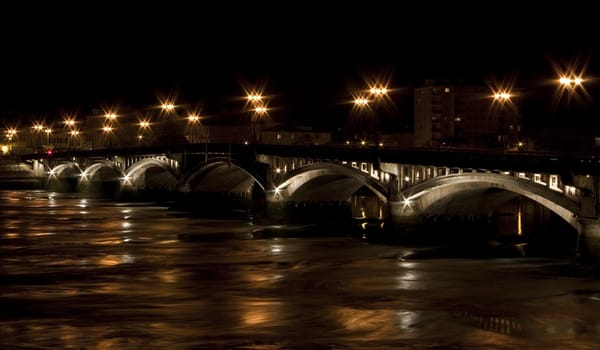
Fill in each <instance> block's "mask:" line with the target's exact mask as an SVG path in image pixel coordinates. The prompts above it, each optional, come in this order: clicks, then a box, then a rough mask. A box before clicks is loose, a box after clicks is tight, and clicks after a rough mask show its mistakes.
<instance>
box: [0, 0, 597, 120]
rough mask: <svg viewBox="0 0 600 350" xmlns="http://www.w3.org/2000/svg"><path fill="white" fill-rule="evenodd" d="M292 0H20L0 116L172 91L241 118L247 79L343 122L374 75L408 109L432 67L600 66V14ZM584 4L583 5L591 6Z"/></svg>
mask: <svg viewBox="0 0 600 350" xmlns="http://www.w3.org/2000/svg"><path fill="white" fill-rule="evenodd" d="M288 5H289V7H271V8H269V11H271V12H263V13H262V14H261V15H260V16H256V15H257V13H258V12H261V11H263V10H264V11H266V10H267V6H266V5H265V6H258V7H257V8H258V9H257V10H255V11H254V12H247V13H246V12H244V11H243V10H240V11H236V13H235V14H233V13H229V12H228V11H227V10H226V9H219V10H213V9H202V8H185V7H171V8H169V7H156V8H152V9H143V11H142V10H140V9H127V10H125V9H122V8H118V7H109V8H101V7H99V6H100V5H98V6H97V7H94V6H91V7H89V8H85V9H83V8H80V9H77V8H75V9H74V8H70V9H69V10H70V11H71V13H67V12H64V13H63V12H61V11H58V10H56V8H53V9H52V10H54V12H53V13H52V16H49V15H47V14H46V13H45V12H44V9H40V8H37V10H36V12H35V13H30V12H26V11H25V10H22V11H21V12H18V10H17V12H16V13H13V14H7V17H6V18H5V22H3V24H2V26H3V27H2V28H1V29H2V36H3V37H2V38H3V44H4V48H3V61H2V63H1V67H2V69H1V73H2V80H1V82H0V83H1V84H2V95H1V97H0V105H1V107H0V113H1V114H0V116H1V117H2V120H3V121H4V122H5V123H6V122H10V123H12V122H13V121H18V122H19V123H29V122H30V120H33V119H39V117H44V118H47V119H53V118H61V115H62V114H65V113H67V114H72V113H75V114H77V115H85V114H86V113H88V112H89V111H90V109H91V108H98V107H103V106H111V105H113V106H118V105H124V106H126V105H134V106H151V105H156V104H158V99H159V98H160V97H162V96H169V95H171V96H176V97H177V99H176V103H179V104H190V105H194V106H198V107H200V108H201V110H202V113H203V114H206V115H210V116H211V117H212V118H213V119H214V120H217V118H221V119H225V120H226V119H228V118H229V119H235V118H236V114H239V112H240V111H241V109H242V107H243V102H242V101H241V100H240V98H241V97H242V96H244V95H245V91H244V86H247V87H251V86H253V85H255V86H262V87H263V88H264V94H266V95H269V96H270V97H269V106H270V107H272V108H275V109H274V110H273V112H272V118H273V119H274V120H277V121H281V122H290V123H297V124H309V125H323V126H327V127H331V126H335V125H338V124H340V123H341V122H342V120H343V118H344V117H345V116H346V115H347V114H348V112H349V110H350V109H351V105H350V104H349V103H348V102H349V101H350V100H351V99H352V95H351V92H352V91H355V90H356V89H362V88H365V87H366V81H365V80H366V79H377V78H381V79H385V80H387V81H389V83H390V87H391V88H392V89H394V90H393V95H392V99H393V100H394V102H395V103H396V104H397V108H398V110H397V112H390V114H394V113H397V115H399V116H401V115H402V114H406V113H408V112H407V111H408V110H409V107H410V106H407V105H411V104H412V95H411V94H412V92H411V90H409V89H408V88H410V87H414V86H419V85H422V84H423V81H424V80H425V79H430V78H431V79H460V80H466V81H475V82H483V81H500V82H503V81H512V82H513V83H514V85H515V86H525V87H531V86H539V85H542V84H543V80H544V79H553V78H555V77H556V72H555V69H554V68H555V67H556V66H566V65H570V64H576V65H577V66H579V67H582V68H585V69H586V75H587V76H590V77H591V76H593V75H596V76H598V75H600V43H599V42H600V40H599V39H596V38H594V35H592V32H591V31H589V30H588V27H589V28H593V23H590V22H585V21H582V22H575V21H574V20H572V19H568V20H565V21H563V22H562V23H561V22H560V21H557V19H556V17H557V15H556V14H557V12H553V11H549V12H551V13H554V16H553V17H551V18H548V19H547V21H545V23H539V22H537V23H534V22H533V20H534V19H535V20H537V21H540V18H542V16H543V15H544V14H543V13H539V12H536V17H530V16H529V15H530V14H531V13H523V12H522V11H518V10H517V9H513V10H510V11H500V12H499V11H496V10H494V9H492V10H490V9H489V8H486V9H479V10H478V9H473V8H472V9H470V11H471V12H468V11H467V12H465V11H466V10H465V9H466V8H465V9H458V8H455V9H456V10H460V11H457V12H456V13H453V14H452V13H446V12H444V11H443V9H442V10H441V11H439V12H433V11H430V12H423V9H416V8H411V9H401V8H392V7H389V8H388V7H386V8H382V7H379V8H377V9H372V8H371V9H369V10H365V11H362V10H356V11H352V12H350V13H347V12H341V11H340V13H337V12H335V11H331V10H329V11H326V12H325V13H323V11H317V10H318V9H319V8H318V7H310V8H307V6H309V5H306V4H305V5H304V6H305V7H304V8H301V9H300V8H298V6H299V4H294V3H290V4H288ZM294 6H296V7H294ZM59 10H60V9H59ZM409 10H410V12H409ZM478 11H479V12H478ZM557 11H559V12H558V13H561V14H565V13H569V12H568V11H565V9H560V10H557ZM572 11H573V12H572V13H574V14H575V13H577V15H578V16H581V14H582V13H583V15H585V14H586V13H587V12H590V11H591V9H589V11H586V9H585V8H573V9H572ZM57 13H59V14H57ZM13 15H14V16H15V18H12V16H13ZM567 18H568V17H567ZM579 18H581V17H579ZM17 19H18V20H17ZM582 33H583V34H582ZM586 33H587V34H588V35H585V34H586ZM553 67H554V68H553ZM593 83H594V82H592V84H590V85H587V86H588V88H589V89H590V91H594V84H593ZM595 90H597V88H596V89H595ZM592 97H594V96H592ZM597 98H600V97H598V96H597V95H596V99H597ZM586 108H587V107H586ZM594 108H596V107H594ZM402 118H405V119H412V116H409V117H406V116H401V117H400V118H399V119H402Z"/></svg>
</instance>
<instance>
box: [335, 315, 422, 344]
mask: <svg viewBox="0 0 600 350" xmlns="http://www.w3.org/2000/svg"><path fill="white" fill-rule="evenodd" d="M333 316H334V317H335V320H336V321H337V323H338V324H339V325H340V327H341V328H342V329H344V330H346V331H349V332H352V333H353V334H356V336H359V337H360V338H361V340H364V339H376V338H378V337H379V336H384V335H389V334H398V329H404V330H408V329H409V328H410V327H411V325H413V324H414V322H415V319H416V318H417V315H416V314H415V313H413V312H406V313H404V312H398V311H396V310H362V309H358V308H349V307H342V308H339V309H337V310H335V311H334V313H333ZM399 325H400V326H399ZM398 335H399V337H401V336H402V334H398Z"/></svg>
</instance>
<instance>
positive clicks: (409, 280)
mask: <svg viewBox="0 0 600 350" xmlns="http://www.w3.org/2000/svg"><path fill="white" fill-rule="evenodd" d="M417 276H418V274H417V273H413V272H408V271H407V272H403V273H401V274H400V275H399V276H396V288H398V289H403V290H411V289H418V281H417V280H418V277H417Z"/></svg>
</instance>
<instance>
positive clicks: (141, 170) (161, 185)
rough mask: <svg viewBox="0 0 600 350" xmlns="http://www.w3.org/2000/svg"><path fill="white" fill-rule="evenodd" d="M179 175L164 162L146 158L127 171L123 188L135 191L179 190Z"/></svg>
mask: <svg viewBox="0 0 600 350" xmlns="http://www.w3.org/2000/svg"><path fill="white" fill-rule="evenodd" d="M177 182H178V175H177V173H176V172H175V171H174V170H173V168H172V167H170V166H169V165H168V164H166V163H165V162H164V161H161V160H158V159H154V158H145V159H142V160H139V161H137V162H136V163H134V164H132V165H131V166H130V167H129V168H127V169H126V170H125V175H124V179H123V187H124V188H128V189H131V190H133V191H144V190H157V189H159V190H166V191H173V190H175V189H176V188H177Z"/></svg>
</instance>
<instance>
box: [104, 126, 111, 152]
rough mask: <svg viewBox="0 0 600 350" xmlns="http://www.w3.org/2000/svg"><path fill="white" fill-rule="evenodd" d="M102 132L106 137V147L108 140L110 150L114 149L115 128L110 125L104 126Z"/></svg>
mask: <svg viewBox="0 0 600 350" xmlns="http://www.w3.org/2000/svg"><path fill="white" fill-rule="evenodd" d="M102 132H103V133H104V137H105V140H104V141H105V143H104V146H105V147H106V140H108V148H112V137H111V135H112V133H113V127H112V126H110V125H104V126H103V127H102Z"/></svg>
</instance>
